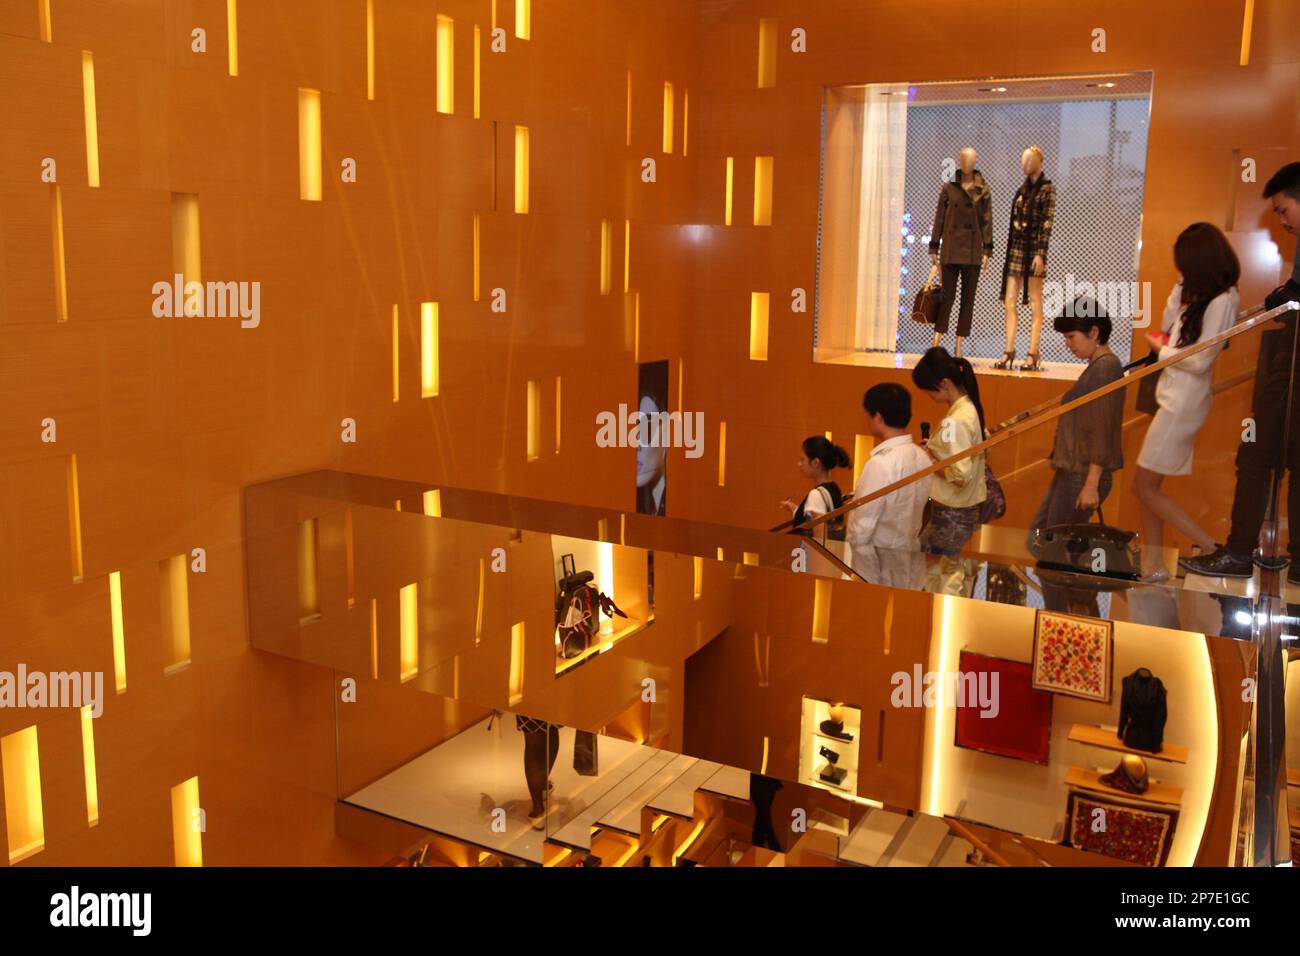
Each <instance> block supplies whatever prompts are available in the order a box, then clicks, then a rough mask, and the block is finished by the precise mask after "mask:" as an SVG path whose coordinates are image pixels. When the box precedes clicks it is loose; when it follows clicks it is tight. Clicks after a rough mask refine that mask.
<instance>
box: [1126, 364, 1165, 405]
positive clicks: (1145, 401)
mask: <svg viewBox="0 0 1300 956" xmlns="http://www.w3.org/2000/svg"><path fill="white" fill-rule="evenodd" d="M1156 361H1157V359H1156V353H1155V352H1152V353H1151V354H1150V355H1148V356H1147V357H1146V359H1144V360H1140V361H1138V362H1135V363H1134V365H1133V366H1130V367H1134V366H1136V367H1137V368H1146V367H1147V366H1148V365H1154V364H1155V363H1156ZM1164 374H1165V372H1164V369H1161V370H1160V371H1159V372H1156V374H1154V375H1148V376H1147V377H1146V378H1144V379H1140V380H1139V381H1138V387H1137V402H1136V405H1135V407H1136V408H1137V410H1138V411H1139V412H1142V413H1144V414H1147V415H1154V414H1155V413H1156V412H1158V411H1160V403H1159V402H1157V401H1156V388H1157V387H1158V386H1159V382H1160V376H1161V375H1164Z"/></svg>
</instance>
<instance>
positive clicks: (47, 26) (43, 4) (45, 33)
mask: <svg viewBox="0 0 1300 956" xmlns="http://www.w3.org/2000/svg"><path fill="white" fill-rule="evenodd" d="M36 9H37V13H38V15H39V16H40V20H41V39H42V40H44V41H45V42H46V43H53V42H54V23H53V21H52V20H51V19H50V0H37V4H36Z"/></svg>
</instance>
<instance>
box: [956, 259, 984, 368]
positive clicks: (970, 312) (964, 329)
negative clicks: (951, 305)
mask: <svg viewBox="0 0 1300 956" xmlns="http://www.w3.org/2000/svg"><path fill="white" fill-rule="evenodd" d="M959 274H960V276H961V306H960V308H959V309H958V312H957V345H956V348H955V350H954V351H953V355H955V356H956V357H957V358H961V344H962V340H963V339H965V338H966V336H968V335H970V327H971V322H972V321H973V318H974V315H975V286H976V284H977V283H978V282H979V278H980V267H979V266H978V265H964V266H962V267H961V269H960V273H959Z"/></svg>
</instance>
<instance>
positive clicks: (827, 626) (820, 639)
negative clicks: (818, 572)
mask: <svg viewBox="0 0 1300 956" xmlns="http://www.w3.org/2000/svg"><path fill="white" fill-rule="evenodd" d="M813 585H814V590H813V620H812V639H813V641H814V642H815V643H817V644H826V643H829V641H830V639H831V582H830V581H828V580H826V579H825V578H818V579H817V580H816V581H815V582H813Z"/></svg>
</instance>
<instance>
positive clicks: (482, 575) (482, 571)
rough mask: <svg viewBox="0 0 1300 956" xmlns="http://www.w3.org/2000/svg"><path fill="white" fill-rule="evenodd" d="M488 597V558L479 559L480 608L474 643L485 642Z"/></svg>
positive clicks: (476, 611) (475, 622)
mask: <svg viewBox="0 0 1300 956" xmlns="http://www.w3.org/2000/svg"><path fill="white" fill-rule="evenodd" d="M486 595H487V558H479V559H478V606H477V607H476V608H475V610H474V643H475V644H478V643H479V642H481V641H482V640H483V601H484V598H485V597H486Z"/></svg>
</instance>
